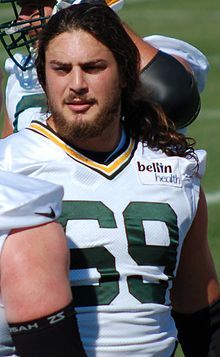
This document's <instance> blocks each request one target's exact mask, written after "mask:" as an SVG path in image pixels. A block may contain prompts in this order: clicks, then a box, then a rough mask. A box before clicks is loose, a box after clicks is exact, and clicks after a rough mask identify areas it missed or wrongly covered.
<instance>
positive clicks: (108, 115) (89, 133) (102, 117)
mask: <svg viewBox="0 0 220 357" xmlns="http://www.w3.org/2000/svg"><path fill="white" fill-rule="evenodd" d="M49 104H50V111H51V113H52V116H53V123H54V125H55V128H56V132H57V134H58V135H59V136H60V137H61V138H62V139H63V140H64V141H65V142H67V143H69V144H72V145H74V142H75V140H74V139H89V138H95V137H97V136H100V135H102V133H103V131H104V130H105V129H106V128H108V126H109V125H111V123H112V122H113V121H114V120H115V118H116V117H118V115H120V107H121V99H120V96H119V95H118V96H115V99H114V101H112V102H111V105H110V106H109V107H108V108H106V110H105V111H103V112H102V113H98V114H97V116H96V118H94V120H93V121H92V122H90V121H83V120H81V121H79V122H77V123H76V122H75V121H74V120H73V121H71V120H70V121H67V120H66V119H65V116H64V115H63V114H62V113H60V112H59V111H57V110H56V108H55V107H56V106H54V105H53V103H49Z"/></svg>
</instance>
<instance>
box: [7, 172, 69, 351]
mask: <svg viewBox="0 0 220 357" xmlns="http://www.w3.org/2000/svg"><path fill="white" fill-rule="evenodd" d="M0 186H1V190H0V251H1V250H2V249H4V242H5V239H6V238H7V236H8V233H9V232H10V230H11V229H14V228H23V227H31V226H37V225H40V224H44V223H47V222H50V221H52V220H54V219H55V218H57V217H58V216H59V214H60V212H61V207H62V197H63V188H62V187H61V186H58V185H54V184H52V183H50V182H47V181H42V180H39V179H34V178H31V177H27V176H24V175H19V174H15V173H10V172H7V171H0ZM0 356H1V357H6V356H15V354H14V347H13V345H12V341H11V338H10V336H9V332H8V325H7V323H6V320H5V311H4V306H3V304H2V301H1V297H0Z"/></svg>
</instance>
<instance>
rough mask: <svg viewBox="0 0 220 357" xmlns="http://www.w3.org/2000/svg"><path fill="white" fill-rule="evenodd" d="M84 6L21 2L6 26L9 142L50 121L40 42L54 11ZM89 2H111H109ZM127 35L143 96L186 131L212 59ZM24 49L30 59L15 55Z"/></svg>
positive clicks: (173, 42)
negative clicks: (35, 123)
mask: <svg viewBox="0 0 220 357" xmlns="http://www.w3.org/2000/svg"><path fill="white" fill-rule="evenodd" d="M6 1H7V0H6ZM8 2H10V3H11V1H10V0H8ZM80 2H84V1H80V0H77V1H73V0H72V1H66V2H65V1H58V2H57V4H56V5H55V2H54V0H47V1H46V2H45V1H30V0H20V1H19V4H20V6H21V12H20V13H19V11H17V10H16V14H15V21H14V22H13V23H12V22H10V23H7V24H3V25H2V26H1V34H0V36H1V40H2V42H3V45H4V47H5V48H6V50H7V51H8V54H9V56H10V57H11V58H10V59H8V60H7V61H6V64H5V69H6V71H7V72H8V74H9V79H8V83H7V87H6V108H7V113H8V119H6V120H5V127H4V130H3V133H2V136H3V137H5V136H7V135H8V134H9V133H11V132H12V130H14V131H15V132H16V131H19V130H20V129H21V128H23V127H26V126H28V124H29V123H30V122H31V121H32V120H34V119H36V118H37V119H38V120H39V117H42V120H43V119H44V118H45V117H47V116H48V108H47V100H46V97H45V95H44V92H43V90H42V88H41V86H40V84H39V82H38V80H37V75H36V70H35V68H34V58H35V45H36V39H37V37H38V33H39V31H40V29H41V28H42V27H43V26H44V23H45V22H46V21H47V19H48V17H49V16H50V15H51V14H52V12H53V13H55V12H57V11H59V10H60V9H62V8H64V7H66V6H69V5H70V4H71V3H73V4H76V3H80ZM87 2H91V3H105V1H104V0H89V1H87ZM4 3H5V0H4ZM106 3H107V4H108V5H109V6H110V7H111V8H113V10H115V11H118V10H119V9H120V8H121V7H122V6H123V1H119V0H113V1H110V0H108V1H106ZM12 4H13V6H14V9H16V2H15V1H12ZM18 24H19V25H18ZM124 26H126V25H124ZM126 28H127V27H126ZM127 31H128V33H129V35H130V36H131V38H132V39H133V41H134V42H135V44H136V45H137V47H138V49H139V51H140V53H141V71H142V90H141V97H142V98H143V97H144V96H145V94H146V93H151V97H152V100H153V101H156V102H157V103H159V104H160V105H162V106H163V109H164V110H165V112H166V114H167V115H168V116H169V117H170V118H171V119H172V120H173V121H174V123H175V126H176V127H177V128H183V127H186V126H187V125H189V124H190V123H191V122H192V121H193V120H194V119H195V118H196V117H197V115H198V112H199V109H200V98H199V93H198V90H199V92H201V91H202V90H203V88H204V85H205V81H206V76H207V72H208V68H209V64H208V61H207V59H206V57H205V56H204V55H203V54H202V53H201V52H200V51H199V50H198V49H196V48H195V47H193V46H191V45H189V44H187V43H185V42H184V41H180V40H177V39H173V38H168V37H164V36H149V37H145V38H144V40H142V39H140V38H139V37H138V36H137V35H136V34H135V33H134V32H133V31H131V29H128V28H127ZM30 35H31V38H30ZM18 47H24V48H26V50H27V55H26V56H24V55H21V54H18V53H15V52H16V51H17V50H18ZM166 53H167V54H166ZM176 59H178V61H177V60H176ZM180 63H181V64H183V66H182V65H180ZM184 67H186V69H185V68H184ZM164 68H166V71H165V70H164ZM24 70H25V71H24ZM177 78H178V80H177ZM197 86H198V88H197ZM12 98H13V100H12Z"/></svg>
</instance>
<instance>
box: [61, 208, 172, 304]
mask: <svg viewBox="0 0 220 357" xmlns="http://www.w3.org/2000/svg"><path fill="white" fill-rule="evenodd" d="M123 217H124V222H125V230H126V236H127V241H128V253H129V254H130V256H131V257H132V258H133V260H134V261H135V262H136V263H137V264H138V265H139V266H141V265H144V266H146V265H149V266H164V274H166V275H167V276H168V277H169V278H172V277H173V272H174V269H175V265H176V254H177V246H178V227H177V218H176V214H175V212H174V211H173V209H172V208H171V207H170V206H169V205H168V204H167V203H150V202H131V203H129V204H128V206H127V207H126V208H125V210H124V212H123ZM69 220H85V221H87V220H97V221H98V224H99V227H100V228H112V229H115V228H117V225H116V221H115V217H114V213H113V212H112V211H111V210H110V209H109V208H108V207H106V206H105V205H104V204H103V203H102V202H100V201H64V202H63V211H62V216H61V217H60V219H59V221H60V223H61V224H62V225H63V227H64V229H66V225H67V222H68V221H69ZM143 221H162V222H164V223H165V224H166V226H167V230H168V232H169V238H170V244H169V245H168V246H156V245H148V244H146V241H145V232H144V227H143ZM85 224H86V222H85ZM70 253H71V266H70V269H86V268H96V269H97V270H98V272H99V273H100V276H101V278H100V280H99V285H98V286H73V287H72V290H73V294H74V295H73V296H74V301H75V303H76V306H95V305H108V304H110V303H111V302H112V301H113V300H114V299H115V298H116V296H117V295H118V294H119V283H118V282H119V272H118V271H117V270H116V268H115V257H114V256H113V255H112V254H111V253H110V252H109V251H108V250H107V249H106V248H105V247H103V246H99V247H91V248H76V249H71V251H70ZM127 283H128V288H129V292H130V294H132V295H133V296H134V297H135V298H136V299H137V300H139V301H140V302H141V303H158V304H163V303H164V302H165V293H166V289H167V286H168V282H167V281H159V282H158V283H144V282H143V278H142V276H139V275H132V276H129V277H128V278H127Z"/></svg>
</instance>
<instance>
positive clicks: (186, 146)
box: [0, 4, 220, 357]
mask: <svg viewBox="0 0 220 357" xmlns="http://www.w3.org/2000/svg"><path fill="white" fill-rule="evenodd" d="M36 66H37V72H38V77H39V81H40V83H41V85H42V87H43V89H44V90H45V93H46V95H47V99H48V105H49V109H50V112H51V116H50V117H49V118H48V119H45V121H44V123H42V122H40V121H34V122H32V123H31V124H30V126H29V127H28V128H27V129H24V130H21V131H20V132H18V133H16V134H13V135H11V136H9V137H8V138H6V139H4V140H2V142H1V145H0V159H1V160H0V162H1V165H0V168H2V169H4V170H8V171H12V172H16V173H22V174H24V175H27V176H31V177H37V178H39V179H42V180H47V181H50V182H53V183H59V184H61V185H62V186H63V188H64V198H63V209H62V214H61V216H60V219H59V222H60V223H61V224H62V226H63V228H64V230H65V233H66V236H67V239H68V246H69V249H70V274H69V279H70V283H71V288H72V293H73V297H74V305H75V310H76V315H77V322H78V326H79V332H80V337H81V340H82V343H83V347H84V349H85V352H86V354H87V355H88V356H97V357H99V356H100V357H103V356H106V357H107V356H118V357H119V356H120V357H121V356H126V357H127V356H131V355H135V356H148V357H149V356H161V357H170V356H172V355H174V351H175V347H176V341H177V331H176V327H175V322H176V324H177V327H178V337H179V339H180V341H181V344H182V346H183V349H184V352H185V353H186V355H188V356H195V355H199V356H207V355H208V354H209V353H212V355H213V353H214V355H216V356H217V355H218V352H219V346H218V344H219V342H218V341H219V338H218V334H219V330H218V325H219V305H220V303H219V297H220V289H219V284H218V281H217V277H216V272H215V268H214V265H213V261H212V258H211V255H210V251H209V247H208V242H207V207H206V202H205V196H204V193H203V191H202V188H201V187H200V179H201V177H202V176H203V174H204V171H205V158H206V153H205V152H204V151H203V150H197V151H195V150H194V149H193V143H192V141H188V140H187V139H186V138H185V136H184V135H182V134H180V133H178V132H177V131H176V130H175V129H176V128H175V127H174V125H173V122H172V121H171V120H169V118H168V117H167V116H166V115H165V114H164V112H163V111H162V110H161V108H160V107H158V106H157V105H156V104H153V103H152V102H151V100H147V99H148V98H147V97H145V98H144V101H141V100H140V99H137V98H139V97H138V96H137V91H138V90H139V86H140V82H139V66H140V57H139V52H138V50H137V48H136V46H135V45H134V43H133V41H132V40H131V39H130V37H129V36H128V34H127V32H126V31H125V30H124V28H123V26H122V24H121V22H120V19H119V18H118V16H117V15H116V14H115V13H114V12H113V11H112V10H111V9H109V8H108V7H106V6H102V5H99V6H98V5H97V6H94V5H89V4H79V5H74V6H70V7H68V8H66V9H63V10H61V11H59V12H58V13H57V14H56V15H54V16H53V17H52V18H51V19H50V20H49V22H48V24H47V25H46V27H45V29H44V30H43V31H42V34H41V36H40V40H39V52H38V57H37V61H36ZM201 262H202V264H201ZM10 264H13V259H12V261H11V263H10ZM53 266H54V268H55V266H56V262H54V265H53ZM30 303H31V301H30ZM172 308H173V309H174V310H173V316H174V318H175V322H174V319H173V317H172V314H171V312H172ZM10 323H13V321H12V319H11V321H10ZM32 323H33V324H34V323H35V322H34V321H32ZM22 324H24V321H22V322H21V323H20V324H19V323H18V322H17V325H16V326H17V338H18V339H19V337H20V336H19V335H20V334H19V331H20V328H19V326H22ZM191 327H192V328H191ZM30 334H31V333H30ZM23 335H26V333H23ZM39 338H40V337H39ZM40 343H41V342H40V340H39V344H40ZM28 348H29V351H28V352H27V355H32V351H31V346H27V349H28ZM28 353H29V354H28ZM210 355H211V354H210Z"/></svg>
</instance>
